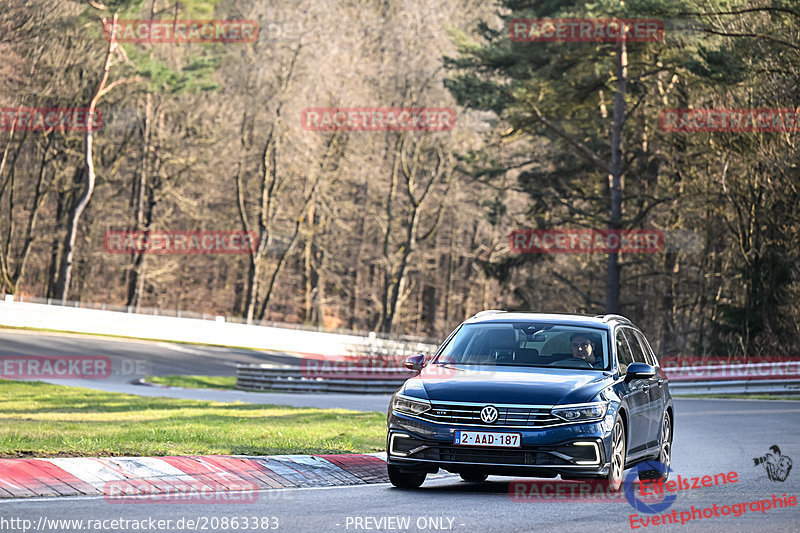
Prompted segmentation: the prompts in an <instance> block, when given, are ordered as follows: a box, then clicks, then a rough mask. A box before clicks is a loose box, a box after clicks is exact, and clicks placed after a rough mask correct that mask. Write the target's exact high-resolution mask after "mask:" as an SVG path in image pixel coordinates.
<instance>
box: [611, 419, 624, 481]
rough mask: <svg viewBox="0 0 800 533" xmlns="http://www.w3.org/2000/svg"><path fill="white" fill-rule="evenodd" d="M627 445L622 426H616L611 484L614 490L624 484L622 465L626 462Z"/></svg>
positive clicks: (618, 424)
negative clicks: (624, 440)
mask: <svg viewBox="0 0 800 533" xmlns="http://www.w3.org/2000/svg"><path fill="white" fill-rule="evenodd" d="M624 453H625V444H624V442H623V436H622V424H620V423H619V422H617V423H616V424H615V425H614V455H613V456H612V459H611V475H612V479H611V484H612V486H613V487H614V488H616V487H618V486H620V485H621V484H622V465H623V462H624V460H625V459H624V457H623V454H624Z"/></svg>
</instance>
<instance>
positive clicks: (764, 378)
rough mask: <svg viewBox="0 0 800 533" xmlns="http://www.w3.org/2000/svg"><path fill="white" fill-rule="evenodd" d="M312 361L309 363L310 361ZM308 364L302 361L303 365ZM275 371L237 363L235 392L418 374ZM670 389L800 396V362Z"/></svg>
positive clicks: (387, 389) (683, 371)
mask: <svg viewBox="0 0 800 533" xmlns="http://www.w3.org/2000/svg"><path fill="white" fill-rule="evenodd" d="M309 361H310V360H309ZM305 362H306V361H304V363H305ZM316 363H317V362H315V364H304V365H303V366H302V367H276V366H270V365H258V364H239V365H237V368H236V388H237V389H241V390H250V391H268V390H273V391H281V392H347V393H355V394H391V393H393V392H395V391H396V390H397V389H398V388H399V387H400V386H401V385H402V384H403V382H404V381H405V380H406V379H408V378H409V377H411V376H413V375H414V373H413V372H411V371H409V370H407V369H404V368H394V367H371V366H368V365H367V366H361V367H360V366H358V365H357V364H350V365H348V364H347V363H345V364H343V365H341V366H340V367H336V365H335V363H330V364H329V366H328V367H327V370H326V369H325V368H324V367H321V366H320V365H319V364H316ZM664 372H666V374H667V376H669V378H670V382H669V386H670V390H671V391H672V392H673V393H675V394H676V395H680V394H792V393H794V394H800V361H785V362H781V363H751V364H744V365H704V366H694V367H692V366H685V367H668V368H664Z"/></svg>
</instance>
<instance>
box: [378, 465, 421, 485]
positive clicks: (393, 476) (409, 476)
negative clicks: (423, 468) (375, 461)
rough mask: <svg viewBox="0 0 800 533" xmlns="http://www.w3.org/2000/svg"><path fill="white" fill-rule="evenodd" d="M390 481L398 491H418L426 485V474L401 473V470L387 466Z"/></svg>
mask: <svg viewBox="0 0 800 533" xmlns="http://www.w3.org/2000/svg"><path fill="white" fill-rule="evenodd" d="M387 469H388V471H389V481H390V482H391V483H392V485H394V486H395V487H397V488H398V489H418V488H420V487H421V486H422V484H423V483H425V477H426V476H427V475H428V474H426V473H425V472H422V473H417V472H401V471H400V469H399V468H397V467H396V466H392V465H387Z"/></svg>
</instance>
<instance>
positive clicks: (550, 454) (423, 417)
mask: <svg viewBox="0 0 800 533" xmlns="http://www.w3.org/2000/svg"><path fill="white" fill-rule="evenodd" d="M405 366H406V367H407V368H411V369H414V370H418V371H419V375H417V376H415V377H412V378H411V379H409V380H407V381H406V382H405V383H404V384H403V386H402V387H401V388H400V389H399V390H398V391H397V392H396V393H395V394H394V395H393V396H392V399H391V404H390V407H389V413H388V420H387V428H388V432H387V439H386V448H387V467H388V471H389V472H388V473H389V479H390V481H391V482H392V484H393V485H395V486H396V487H400V488H418V487H419V486H421V485H422V483H424V481H425V477H426V475H427V474H428V473H435V472H437V471H438V470H439V469H440V468H441V469H444V470H446V471H449V472H452V473H456V474H460V475H461V477H462V478H463V479H464V480H465V481H472V482H481V481H484V480H485V479H486V478H487V476H489V475H506V476H530V477H548V478H552V477H555V476H557V475H560V476H561V478H562V479H571V480H575V479H603V480H607V482H608V486H609V489H610V490H611V491H616V490H619V489H620V487H621V485H622V475H623V471H624V470H625V469H626V468H630V467H633V466H635V465H638V464H639V463H642V462H645V461H651V463H650V464H648V465H647V466H648V468H642V466H644V465H640V467H639V477H640V479H657V478H666V477H667V476H668V475H669V464H670V458H671V453H672V435H673V428H674V418H673V416H674V415H673V413H674V411H673V405H672V397H671V396H670V393H669V386H668V381H667V377H666V375H665V374H664V373H663V372H662V370H661V367H660V365H659V362H658V359H657V358H656V356H655V354H654V353H653V350H652V348H651V347H650V344H649V343H648V342H647V339H646V338H645V336H644V335H643V334H642V332H641V331H640V330H639V329H638V328H637V327H636V326H634V325H633V323H632V322H631V321H630V320H628V319H627V318H625V317H622V316H620V315H601V316H596V317H589V316H578V315H557V314H538V313H516V312H505V311H483V312H481V313H478V314H477V315H475V316H474V317H472V318H470V319H469V320H467V321H465V322H464V323H462V324H461V325H460V326H459V327H458V328H456V330H455V331H453V333H451V334H450V336H449V337H448V338H447V340H446V341H445V342H444V343H443V344H442V346H441V347H440V348H439V349H438V351H437V352H436V353H435V354H434V355H433V357H432V358H431V359H430V361H429V362H428V363H427V364H426V361H425V356H424V355H416V356H412V357H409V358H408V359H407V360H406V361H405Z"/></svg>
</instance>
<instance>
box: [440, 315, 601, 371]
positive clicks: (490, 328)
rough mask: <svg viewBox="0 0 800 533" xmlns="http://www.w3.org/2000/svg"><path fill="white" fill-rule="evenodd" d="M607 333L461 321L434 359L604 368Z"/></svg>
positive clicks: (566, 327) (569, 327) (562, 326)
mask: <svg viewBox="0 0 800 533" xmlns="http://www.w3.org/2000/svg"><path fill="white" fill-rule="evenodd" d="M607 346H608V342H607V333H606V331H605V330H603V329H597V328H588V327H580V326H573V325H568V324H537V323H533V322H492V323H484V324H464V325H463V326H462V327H461V329H459V330H458V332H457V333H456V334H455V335H454V336H453V338H452V339H450V342H448V343H447V345H446V346H445V347H444V349H443V350H442V351H441V353H440V354H439V356H438V357H437V358H436V360H435V361H433V362H434V363H438V364H459V365H503V366H507V365H508V366H534V367H559V368H575V369H592V370H606V369H608V368H609V356H608V350H607Z"/></svg>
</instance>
